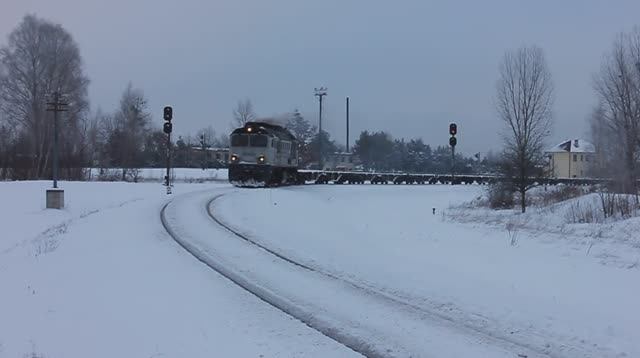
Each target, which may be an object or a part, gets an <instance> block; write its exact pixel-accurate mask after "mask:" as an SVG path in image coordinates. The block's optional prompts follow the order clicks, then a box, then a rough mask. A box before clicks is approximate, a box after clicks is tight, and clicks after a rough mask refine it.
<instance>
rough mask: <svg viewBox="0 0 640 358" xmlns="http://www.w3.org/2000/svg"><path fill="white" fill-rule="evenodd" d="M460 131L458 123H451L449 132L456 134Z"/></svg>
mask: <svg viewBox="0 0 640 358" xmlns="http://www.w3.org/2000/svg"><path fill="white" fill-rule="evenodd" d="M457 133H458V125H456V124H455V123H451V124H449V134H451V135H456V134H457Z"/></svg>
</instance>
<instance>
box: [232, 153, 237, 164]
mask: <svg viewBox="0 0 640 358" xmlns="http://www.w3.org/2000/svg"><path fill="white" fill-rule="evenodd" d="M231 161H232V162H237V161H238V156H237V155H235V154H233V155H232V156H231Z"/></svg>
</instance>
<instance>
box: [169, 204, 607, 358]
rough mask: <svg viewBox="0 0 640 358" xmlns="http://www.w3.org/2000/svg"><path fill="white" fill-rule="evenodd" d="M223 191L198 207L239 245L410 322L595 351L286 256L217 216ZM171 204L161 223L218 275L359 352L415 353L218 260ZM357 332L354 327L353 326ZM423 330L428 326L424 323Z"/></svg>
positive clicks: (504, 343)
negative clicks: (452, 311) (179, 224)
mask: <svg viewBox="0 0 640 358" xmlns="http://www.w3.org/2000/svg"><path fill="white" fill-rule="evenodd" d="M224 195H226V193H221V194H217V195H215V196H213V197H211V198H208V199H207V200H205V201H203V202H202V204H200V205H204V207H201V209H200V210H202V209H204V211H205V213H206V216H207V217H208V219H209V220H210V222H211V223H212V224H214V225H216V226H218V227H219V228H221V229H222V230H224V231H226V232H227V233H229V234H231V235H232V236H233V237H235V238H236V239H237V241H240V242H242V243H244V244H243V245H244V246H243V247H245V248H246V245H249V246H250V247H254V249H257V250H259V251H261V252H263V255H266V256H271V257H272V259H271V260H270V261H272V262H278V261H279V262H280V263H281V264H280V265H284V266H286V265H288V266H289V267H290V270H293V271H296V270H297V271H298V272H299V271H302V273H299V274H304V272H307V273H308V274H307V275H309V279H311V281H314V280H318V278H320V279H321V280H323V281H327V282H331V285H332V286H334V287H340V286H342V287H345V288H346V291H347V294H346V296H350V295H351V296H353V295H354V293H355V295H357V296H358V297H366V298H365V301H374V302H376V303H375V304H374V305H373V306H376V307H392V309H391V311H394V312H400V314H401V315H409V317H412V318H411V319H412V322H414V321H415V322H420V323H421V324H422V323H424V324H427V325H430V326H436V327H442V329H443V330H445V331H446V330H452V331H455V334H456V335H460V336H464V337H467V338H472V339H473V340H476V341H481V342H484V343H483V344H484V345H488V346H496V347H501V349H502V350H504V351H508V352H513V355H512V356H513V357H529V358H532V357H561V356H570V357H578V356H580V357H583V356H584V357H590V356H591V357H595V356H593V355H592V354H590V353H591V352H588V350H587V351H585V352H583V351H582V349H583V348H584V347H579V346H575V347H574V346H571V345H564V344H563V345H564V349H563V352H566V353H570V354H567V355H564V354H562V355H557V354H554V353H551V352H550V350H549V349H548V345H547V342H548V341H549V339H550V337H546V336H545V335H544V333H541V332H529V333H528V334H526V335H522V336H518V335H513V334H509V332H507V331H504V330H501V329H497V328H496V329H490V328H489V329H488V328H487V325H486V322H474V321H473V320H465V319H460V317H453V316H450V315H447V314H446V313H445V312H440V311H438V310H437V309H436V308H432V307H429V306H428V305H427V306H424V305H418V304H415V303H412V302H411V301H409V300H405V299H402V298H401V297H399V296H396V295H393V294H389V293H386V292H384V291H382V290H380V289H377V288H375V287H373V286H370V285H368V284H366V283H362V282H355V281H353V280H350V279H348V278H345V277H341V276H340V275H337V274H334V273H331V272H328V271H326V270H324V269H323V268H321V267H318V266H316V265H313V264H308V263H305V262H302V261H300V260H298V259H296V258H293V257H290V256H288V255H286V254H285V253H283V252H281V251H279V250H277V249H274V248H271V247H269V246H268V245H265V244H263V243H261V242H259V241H257V240H254V239H252V238H251V237H250V236H249V235H246V234H245V233H243V232H241V231H240V230H237V229H236V228H234V227H233V226H232V225H230V224H228V223H226V222H225V221H224V220H222V219H221V218H220V217H219V216H217V215H216V213H215V205H214V204H215V201H216V200H218V199H220V198H222V197H223V196H224ZM170 205H171V202H169V203H167V204H165V205H164V206H163V208H162V210H161V213H160V216H161V221H162V225H163V226H164V228H165V230H166V231H167V233H168V234H169V235H170V236H171V237H172V238H173V239H174V240H175V241H176V242H177V243H178V244H179V245H180V246H182V247H183V248H184V249H185V250H186V251H187V252H189V253H190V254H191V255H193V256H194V257H195V258H197V259H198V260H199V261H201V262H202V263H204V264H205V265H207V266H208V267H209V268H211V269H213V270H214V271H216V272H218V273H219V274H221V275H222V276H224V277H226V278H227V279H229V280H231V281H232V282H234V283H235V284H236V285H238V286H239V287H241V288H242V289H244V290H246V291H248V292H250V293H251V294H253V295H254V296H256V297H257V298H259V299H260V300H262V301H264V302H266V303H268V304H269V305H271V306H273V307H275V308H277V309H279V310H280V311H282V312H284V313H285V314H287V315H289V316H291V317H294V318H296V319H297V320H299V321H301V322H303V323H305V324H306V325H307V326H309V327H311V328H313V329H314V330H316V331H318V332H320V333H322V334H323V335H325V336H327V337H328V338H330V339H332V340H334V341H336V342H338V343H340V344H342V345H344V346H346V347H348V348H350V349H352V350H354V351H356V352H358V353H360V354H363V355H364V356H367V357H394V356H398V357H404V356H413V354H408V353H407V351H404V352H403V351H402V350H398V349H397V347H395V348H396V349H389V347H388V346H386V345H385V343H384V342H379V341H377V340H376V339H375V338H371V340H369V339H363V335H362V334H358V333H353V332H354V331H350V330H349V329H348V328H347V329H343V327H341V326H340V325H336V323H335V322H331V321H329V322H327V321H325V320H322V319H318V318H317V317H315V315H314V313H313V312H310V311H308V310H307V309H306V308H305V307H304V305H302V307H301V306H299V305H296V304H295V303H293V302H295V301H296V299H295V298H294V299H292V300H289V299H288V298H287V295H285V296H282V295H281V294H282V292H280V293H278V289H277V288H274V287H270V286H269V284H268V283H267V282H259V281H256V280H255V277H254V278H253V279H252V278H249V277H251V275H248V274H247V272H250V271H251V270H250V269H247V270H248V271H245V269H242V268H236V269H235V270H234V269H232V268H230V267H229V265H227V264H225V263H224V262H221V261H223V259H222V260H216V259H215V257H212V256H211V255H210V254H209V250H208V249H204V250H203V249H202V247H199V246H198V245H197V244H194V243H192V242H191V241H190V240H189V239H188V238H184V237H182V236H181V235H180V233H178V232H177V231H176V230H174V229H173V228H172V226H171V224H170V223H169V221H168V220H167V215H166V211H167V208H168V207H169V206H170ZM185 215H186V214H185ZM240 246H242V245H240ZM281 280H286V278H285V277H283V278H281ZM342 290H344V289H342ZM348 292H351V293H348ZM338 296H340V295H338ZM296 298H297V297H296ZM369 304H370V302H369ZM434 307H435V306H434ZM373 312H375V311H373ZM351 321H353V320H351ZM352 323H353V322H352ZM360 324H363V325H367V322H358V324H357V325H358V326H359V325H360ZM356 332H358V331H357V330H356ZM425 332H428V329H427V330H426V331H425ZM511 333H513V332H511ZM365 337H366V335H365ZM473 337H475V338H473ZM408 352H411V349H409V351H408ZM422 353H424V352H422ZM556 353H557V352H556Z"/></svg>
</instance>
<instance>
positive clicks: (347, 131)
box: [347, 97, 349, 153]
mask: <svg viewBox="0 0 640 358" xmlns="http://www.w3.org/2000/svg"><path fill="white" fill-rule="evenodd" d="M347 153H349V97H347Z"/></svg>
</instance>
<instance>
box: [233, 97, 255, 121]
mask: <svg viewBox="0 0 640 358" xmlns="http://www.w3.org/2000/svg"><path fill="white" fill-rule="evenodd" d="M255 118H256V114H255V113H254V112H253V104H252V103H251V100H250V99H248V98H245V99H244V100H240V101H238V104H237V105H236V108H235V109H234V110H233V120H234V125H235V127H242V126H244V125H245V124H246V123H247V122H251V121H253V120H255Z"/></svg>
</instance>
